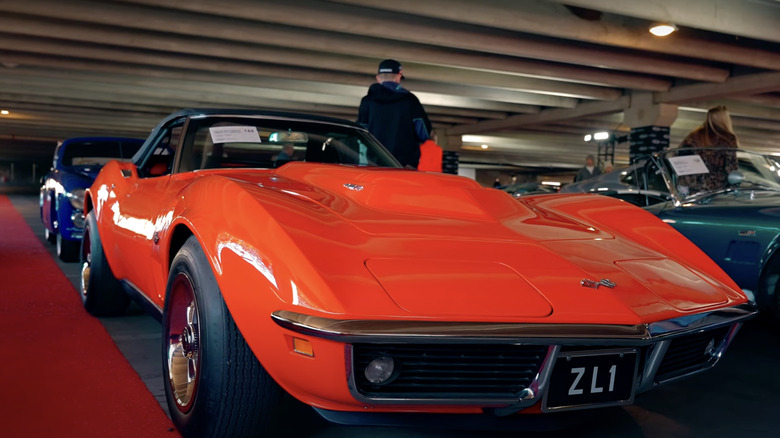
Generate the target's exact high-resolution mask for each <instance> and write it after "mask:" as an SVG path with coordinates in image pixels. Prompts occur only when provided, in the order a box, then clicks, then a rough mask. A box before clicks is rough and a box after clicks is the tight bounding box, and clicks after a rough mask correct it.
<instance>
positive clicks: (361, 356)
mask: <svg viewBox="0 0 780 438" xmlns="http://www.w3.org/2000/svg"><path fill="white" fill-rule="evenodd" d="M547 350H548V347H547V346H544V345H502V344H499V345H474V344H436V345H430V344H425V345H416V344H356V345H354V346H353V370H354V373H355V383H356V386H357V389H358V391H359V392H360V393H361V394H363V395H364V396H366V397H393V398H395V397H403V398H440V399H441V398H444V399H447V398H449V399H456V398H457V399H460V398H513V397H515V396H516V395H517V394H518V393H519V392H520V391H521V390H523V389H525V388H527V387H528V385H530V384H531V382H532V381H533V379H534V378H535V377H536V375H537V373H538V372H539V369H540V368H541V365H542V361H543V360H544V358H545V356H546V354H547ZM381 356H389V357H392V358H393V359H395V362H396V369H397V370H398V371H397V377H395V379H393V380H391V381H390V382H388V383H386V384H382V385H376V384H372V383H371V382H369V381H368V380H367V379H366V378H365V375H364V374H363V371H364V370H365V368H366V366H367V365H368V363H369V362H371V361H372V360H373V359H375V358H377V357H381Z"/></svg>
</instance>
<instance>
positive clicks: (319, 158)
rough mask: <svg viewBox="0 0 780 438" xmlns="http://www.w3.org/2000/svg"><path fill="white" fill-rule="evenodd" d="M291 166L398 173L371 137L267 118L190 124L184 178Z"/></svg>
mask: <svg viewBox="0 0 780 438" xmlns="http://www.w3.org/2000/svg"><path fill="white" fill-rule="evenodd" d="M290 161H307V162H317V163H334V164H349V165H356V166H380V167H399V165H398V163H397V162H396V161H395V159H393V157H392V156H391V155H390V154H389V153H388V152H387V151H386V150H385V149H384V148H383V147H382V146H381V145H379V144H378V143H377V142H376V141H375V140H374V139H373V138H372V137H370V136H369V135H368V134H367V132H366V131H363V130H361V129H358V128H355V127H352V126H347V125H337V124H330V123H322V122H317V121H306V120H295V119H284V118H278V119H277V118H267V117H246V116H244V117H242V116H229V117H213V116H212V117H200V118H193V119H191V121H190V123H189V126H188V127H187V134H186V136H185V142H184V144H183V148H182V154H181V160H180V164H179V172H188V171H192V170H199V169H215V168H275V167H279V166H281V165H284V164H286V163H288V162H290Z"/></svg>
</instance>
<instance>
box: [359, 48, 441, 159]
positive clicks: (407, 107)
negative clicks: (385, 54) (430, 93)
mask: <svg viewBox="0 0 780 438" xmlns="http://www.w3.org/2000/svg"><path fill="white" fill-rule="evenodd" d="M402 79H404V75H403V73H402V68H401V63H399V62H398V61H396V60H394V59H385V60H384V61H382V62H381V63H380V64H379V68H378V70H377V75H376V82H377V83H375V84H372V85H371V86H370V87H369V88H368V93H367V94H366V96H364V97H363V99H362V100H361V101H360V109H359V112H358V119H357V122H358V123H359V124H360V125H362V126H363V127H364V128H366V129H368V131H369V132H370V133H371V134H373V135H374V137H376V138H377V139H378V140H379V141H380V142H381V143H382V144H383V145H384V146H385V147H386V148H387V149H388V150H389V151H390V153H391V154H393V156H394V157H395V158H396V159H397V160H398V161H400V162H401V165H402V166H404V167H411V168H415V169H416V168H417V166H418V164H419V161H420V144H421V143H423V142H425V141H426V140H428V138H430V132H431V129H432V128H431V122H430V120H428V115H427V114H426V113H425V109H423V107H422V104H420V101H419V100H418V99H417V96H415V95H414V94H412V93H411V92H410V91H409V90H407V89H405V88H403V87H402V86H401V80H402Z"/></svg>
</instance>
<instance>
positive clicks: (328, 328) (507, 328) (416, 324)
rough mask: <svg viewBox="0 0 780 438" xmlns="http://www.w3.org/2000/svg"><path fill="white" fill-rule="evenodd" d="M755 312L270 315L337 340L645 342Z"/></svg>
mask: <svg viewBox="0 0 780 438" xmlns="http://www.w3.org/2000/svg"><path fill="white" fill-rule="evenodd" d="M756 313H757V311H756V309H755V307H754V306H753V305H752V304H749V303H746V304H741V305H738V306H734V307H729V308H726V309H719V310H715V311H711V312H704V313H700V314H695V315H688V316H683V317H680V318H674V319H670V320H666V321H660V322H654V323H650V324H637V325H609V324H542V323H537V324H527V323H489V322H445V321H425V320H422V321H410V320H339V319H331V318H323V317H319V316H310V315H304V314H302V313H296V312H291V311H288V310H279V311H276V312H273V314H271V318H272V319H273V320H274V322H276V323H277V324H278V325H280V326H281V327H283V328H286V329H289V330H292V331H294V332H297V333H301V334H305V335H310V336H315V337H319V338H324V339H330V340H334V341H338V342H344V343H351V342H380V343H381V342H416V343H421V342H474V343H484V342H493V343H502V342H506V343H517V342H520V341H522V342H523V343H525V344H550V343H556V342H560V341H561V340H564V339H565V340H566V343H567V344H579V345H589V344H602V343H603V341H606V340H609V341H610V343H612V344H613V345H616V346H622V345H646V344H649V343H652V342H655V341H656V340H658V339H665V338H668V337H673V336H679V335H682V334H685V333H689V332H692V331H697V330H702V329H704V328H708V329H709V328H715V327H720V326H724V325H729V324H733V323H735V322H740V321H745V320H747V319H750V318H752V317H753V316H755V315H756Z"/></svg>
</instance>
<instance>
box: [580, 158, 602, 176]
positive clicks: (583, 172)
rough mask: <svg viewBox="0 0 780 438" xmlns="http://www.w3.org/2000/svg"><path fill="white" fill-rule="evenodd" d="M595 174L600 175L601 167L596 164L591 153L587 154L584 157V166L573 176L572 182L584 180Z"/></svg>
mask: <svg viewBox="0 0 780 438" xmlns="http://www.w3.org/2000/svg"><path fill="white" fill-rule="evenodd" d="M596 175H601V169H599V168H598V166H596V159H595V158H594V157H593V155H588V156H587V157H585V166H584V167H583V168H582V169H580V171H579V172H577V175H576V176H575V177H574V182H578V181H582V180H586V179H588V178H592V177H594V176H596Z"/></svg>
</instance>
